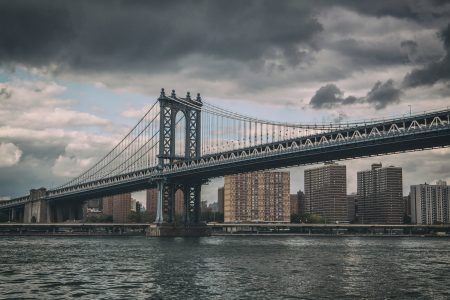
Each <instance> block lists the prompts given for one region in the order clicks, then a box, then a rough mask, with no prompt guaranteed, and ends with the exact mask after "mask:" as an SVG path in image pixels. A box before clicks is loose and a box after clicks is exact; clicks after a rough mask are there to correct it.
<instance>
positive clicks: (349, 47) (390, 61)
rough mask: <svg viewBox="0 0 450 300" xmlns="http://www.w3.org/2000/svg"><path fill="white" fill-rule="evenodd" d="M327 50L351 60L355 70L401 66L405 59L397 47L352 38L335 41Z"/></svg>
mask: <svg viewBox="0 0 450 300" xmlns="http://www.w3.org/2000/svg"><path fill="white" fill-rule="evenodd" d="M329 48H330V49H332V50H334V51H338V52H339V53H341V54H342V55H345V56H347V57H349V58H351V60H352V62H353V66H354V67H355V68H361V67H365V66H380V65H383V66H385V65H394V64H403V63H405V58H406V57H405V54H404V53H402V52H401V51H399V50H400V49H399V48H398V47H397V45H392V44H390V43H380V42H368V41H358V40H356V39H354V38H347V39H342V40H339V41H336V42H334V43H333V44H330V45H329Z"/></svg>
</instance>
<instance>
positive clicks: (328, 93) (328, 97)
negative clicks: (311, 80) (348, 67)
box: [309, 84, 358, 109]
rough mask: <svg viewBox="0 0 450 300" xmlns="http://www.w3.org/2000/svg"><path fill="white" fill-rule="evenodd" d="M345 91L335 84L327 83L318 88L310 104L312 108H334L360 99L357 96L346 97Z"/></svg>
mask: <svg viewBox="0 0 450 300" xmlns="http://www.w3.org/2000/svg"><path fill="white" fill-rule="evenodd" d="M343 94H344V93H343V92H342V91H341V90H340V89H339V88H338V87H337V86H336V85H335V84H327V85H325V86H323V87H321V88H320V89H318V90H317V92H316V94H315V95H314V96H313V97H312V98H311V101H310V102H309V104H310V105H311V106H312V108H315V109H320V108H333V107H336V106H339V105H347V104H353V103H355V102H357V101H358V99H357V98H356V97H353V96H349V97H346V98H344V97H343Z"/></svg>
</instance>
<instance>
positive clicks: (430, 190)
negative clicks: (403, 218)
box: [410, 181, 450, 225]
mask: <svg viewBox="0 0 450 300" xmlns="http://www.w3.org/2000/svg"><path fill="white" fill-rule="evenodd" d="M410 197H411V222H412V223H417V224H430V225H431V224H438V223H449V218H450V186H447V182H445V181H438V182H437V184H436V185H431V184H426V183H425V184H419V185H412V186H411V192H410Z"/></svg>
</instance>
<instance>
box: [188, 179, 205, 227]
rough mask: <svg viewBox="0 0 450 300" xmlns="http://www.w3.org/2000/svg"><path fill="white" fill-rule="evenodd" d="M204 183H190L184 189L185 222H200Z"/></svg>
mask: <svg viewBox="0 0 450 300" xmlns="http://www.w3.org/2000/svg"><path fill="white" fill-rule="evenodd" d="M201 191H202V184H201V183H195V184H188V185H186V187H185V191H184V223H185V224H198V223H199V222H200V213H201V212H200V204H201Z"/></svg>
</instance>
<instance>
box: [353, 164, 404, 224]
mask: <svg viewBox="0 0 450 300" xmlns="http://www.w3.org/2000/svg"><path fill="white" fill-rule="evenodd" d="M357 176H358V184H357V185H358V186H357V201H358V219H359V220H358V221H359V222H360V223H365V224H374V223H377V224H401V223H403V216H404V213H403V211H404V204H403V185H402V168H400V167H394V166H389V167H385V168H383V167H382V164H372V168H371V170H367V171H360V172H358V174H357Z"/></svg>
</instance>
